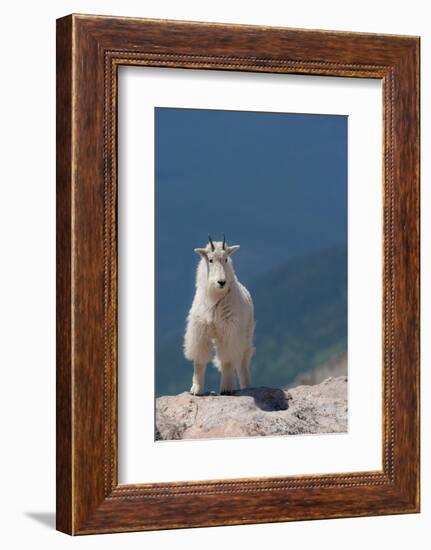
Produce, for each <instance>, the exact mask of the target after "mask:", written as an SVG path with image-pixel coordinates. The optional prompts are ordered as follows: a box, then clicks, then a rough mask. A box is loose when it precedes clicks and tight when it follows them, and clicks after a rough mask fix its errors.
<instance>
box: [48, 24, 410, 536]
mask: <svg viewBox="0 0 431 550" xmlns="http://www.w3.org/2000/svg"><path fill="white" fill-rule="evenodd" d="M120 65H141V66H144V67H148V66H151V67H175V68H179V67H180V68H192V69H196V70H199V69H209V70H212V69H217V70H223V71H246V72H260V73H283V74H302V75H322V76H332V77H340V76H348V77H353V78H373V79H380V80H381V81H382V85H383V128H384V136H383V145H384V146H383V155H384V158H383V167H384V169H383V226H384V228H383V230H384V236H383V243H384V247H383V265H382V277H383V303H382V316H383V335H382V349H383V354H382V356H383V397H382V402H383V431H382V433H383V440H382V456H383V461H382V463H383V468H382V470H381V471H368V472H346V473H344V474H331V473H328V474H325V475H307V476H304V475H302V476H289V477H285V478H281V477H277V478H271V477H264V478H258V479H244V478H241V479H235V480H231V479H229V480H223V479H216V480H211V481H207V482H196V481H190V482H184V483H166V482H160V483H150V484H138V485H124V484H119V483H118V473H117V468H118V439H117V424H118V416H117V232H116V231H117V228H116V220H117V217H116V216H117V209H116V200H117V108H116V107H117V69H118V67H119V66H120ZM379 368H380V367H379ZM418 511H419V38H417V37H409V36H391V35H377V34H356V33H343V32H332V31H308V30H296V29H287V28H269V27H255V26H239V25H224V24H207V23H192V22H180V21H157V20H145V19H129V18H116V17H98V16H89V15H70V16H67V17H64V18H62V19H59V20H58V21H57V529H59V530H60V531H63V532H65V533H69V534H90V533H104V532H118V531H138V530H150V529H168V528H180V527H199V526H214V525H232V524H244V523H262V522H274V521H290V520H305V519H318V518H339V517H348V516H366V515H380V514H400V513H413V512H418Z"/></svg>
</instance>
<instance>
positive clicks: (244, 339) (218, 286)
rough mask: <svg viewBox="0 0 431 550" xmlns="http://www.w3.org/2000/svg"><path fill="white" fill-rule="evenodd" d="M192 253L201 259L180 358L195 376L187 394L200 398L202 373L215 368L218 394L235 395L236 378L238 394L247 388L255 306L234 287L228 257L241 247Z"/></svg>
mask: <svg viewBox="0 0 431 550" xmlns="http://www.w3.org/2000/svg"><path fill="white" fill-rule="evenodd" d="M208 240H209V243H208V244H207V246H206V247H205V248H195V252H196V253H197V254H198V255H199V256H200V257H201V260H200V262H199V265H198V268H197V273H196V291H195V296H194V299H193V303H192V306H191V308H190V311H189V314H188V317H187V327H186V332H185V336H184V355H185V357H186V359H189V360H190V361H193V367H194V374H193V380H192V387H191V389H190V393H192V394H193V395H200V394H202V393H204V387H205V370H206V365H207V363H208V361H209V360H210V359H211V357H212V356H213V363H214V365H215V367H216V368H218V369H219V370H220V371H221V382H220V393H221V394H230V393H231V392H232V391H233V390H234V389H235V372H236V373H237V375H238V378H239V384H240V388H241V389H242V388H246V387H249V386H250V373H249V363H250V359H251V356H252V355H253V352H254V348H253V334H254V314H253V301H252V299H251V296H250V293H249V292H248V290H247V289H246V288H245V287H244V286H243V285H242V284H241V283H240V282H239V281H238V279H237V277H236V275H235V271H234V269H233V264H232V259H231V257H232V255H233V254H234V253H235V252H237V250H239V246H238V245H235V246H227V244H226V238H225V237H224V236H223V241H222V242H218V241H217V242H213V241H212V239H211V236H210V235H208Z"/></svg>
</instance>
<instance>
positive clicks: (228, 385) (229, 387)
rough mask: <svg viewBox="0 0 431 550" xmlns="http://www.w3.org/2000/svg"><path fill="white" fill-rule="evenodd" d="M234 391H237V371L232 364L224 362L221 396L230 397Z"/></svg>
mask: <svg viewBox="0 0 431 550" xmlns="http://www.w3.org/2000/svg"><path fill="white" fill-rule="evenodd" d="M234 390H235V369H234V367H233V365H232V363H231V362H222V363H221V381H220V394H221V395H230V394H231V393H232V392H233V391H234Z"/></svg>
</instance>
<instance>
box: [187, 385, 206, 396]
mask: <svg viewBox="0 0 431 550" xmlns="http://www.w3.org/2000/svg"><path fill="white" fill-rule="evenodd" d="M203 393H204V392H203V391H202V389H201V388H200V387H199V386H196V385H195V384H193V386H192V387H191V388H190V394H191V395H202V394H203Z"/></svg>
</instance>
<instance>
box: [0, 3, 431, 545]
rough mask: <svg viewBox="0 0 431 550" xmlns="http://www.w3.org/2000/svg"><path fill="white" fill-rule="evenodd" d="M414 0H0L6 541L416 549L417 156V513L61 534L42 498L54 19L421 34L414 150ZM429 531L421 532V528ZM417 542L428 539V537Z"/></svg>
mask: <svg viewBox="0 0 431 550" xmlns="http://www.w3.org/2000/svg"><path fill="white" fill-rule="evenodd" d="M427 11H428V10H427V2H425V1H420V0H410V1H409V2H408V3H406V2H405V1H404V2H401V1H399V0H383V1H381V2H375V1H371V0H362V1H361V2H354V3H348V2H346V1H345V0H326V1H325V2H322V1H320V0H302V2H295V3H293V2H292V3H288V2H276V1H275V0H266V1H265V2H264V3H261V2H256V3H255V4H253V3H252V2H250V1H245V0H239V1H237V2H232V1H231V0H218V1H217V2H202V1H199V0H182V1H180V2H179V1H175V0H147V1H146V2H139V1H137V0H121V1H120V0H104V1H103V2H102V1H96V0H88V1H83V0H76V1H69V0H56V1H55V2H54V1H50V2H48V1H45V2H43V3H40V2H37V3H34V2H23V1H19V0H15V1H14V2H8V3H6V4H5V5H4V6H3V10H2V27H1V32H0V40H1V46H2V48H1V51H2V83H1V84H2V85H1V88H0V131H1V134H0V136H1V149H0V150H1V159H2V164H1V166H2V172H1V179H0V186H1V193H2V195H1V199H0V250H1V256H0V257H1V259H2V262H1V267H2V269H1V270H0V323H1V327H0V329H1V332H0V334H1V340H0V341H1V345H2V348H1V349H2V353H1V363H0V365H1V376H2V378H1V382H0V388H1V395H0V418H1V436H2V437H1V449H2V453H1V455H0V468H1V485H0V518H1V525H2V529H1V542H2V546H3V547H5V548H18V547H27V548H28V547H36V548H44V549H46V550H49V549H51V548H55V549H61V548H65V547H70V546H72V545H74V546H75V547H79V548H84V547H85V548H90V547H91V548H102V547H103V548H104V549H107V548H114V547H117V546H118V545H121V547H122V548H138V547H139V548H140V547H142V546H143V545H146V547H147V548H151V549H159V548H167V547H176V546H179V545H181V546H183V545H187V546H188V548H190V549H193V548H198V547H200V546H201V545H202V546H205V548H208V549H210V548H217V547H219V546H220V545H222V546H226V545H228V547H233V546H234V544H236V543H238V544H241V545H247V547H248V548H262V547H264V546H266V545H268V544H271V545H272V544H276V545H278V544H280V545H282V546H288V547H292V548H295V547H297V548H303V549H305V550H307V549H308V548H317V547H319V548H323V549H324V548H326V547H329V546H330V547H331V548H332V549H333V550H336V549H338V548H340V549H341V548H343V549H345V548H346V547H349V549H352V550H353V549H356V548H358V549H359V548H361V549H362V548H363V547H364V546H365V547H367V546H371V545H372V546H377V547H378V546H384V547H385V548H391V549H394V550H396V549H404V548H405V547H406V546H410V547H413V548H415V549H422V548H426V547H427V544H426V542H425V536H426V532H427V531H429V524H430V522H431V498H430V492H431V475H430V469H429V467H428V465H429V463H430V461H431V452H430V436H429V434H430V433H431V430H430V420H429V419H430V418H431V399H430V398H431V391H430V382H431V375H430V370H429V369H428V368H427V367H428V366H429V365H430V360H431V339H430V338H429V337H428V338H426V335H429V334H430V333H431V317H430V312H431V308H430V306H431V284H430V281H431V256H430V250H431V221H430V220H431V190H430V186H429V180H430V166H429V162H428V157H427V155H425V154H423V159H422V163H423V165H422V250H423V259H422V327H423V330H422V333H423V334H424V335H425V337H424V338H423V339H422V387H423V393H422V402H423V406H422V426H423V430H422V432H423V436H422V453H423V457H422V463H423V465H424V466H423V472H422V510H423V512H422V513H421V514H420V515H411V516H392V517H383V518H360V519H342V520H331V521H319V522H299V523H287V524H272V525H255V526H240V527H223V528H212V529H195V530H187V531H186V530H183V531H164V532H155V533H131V534H121V535H98V536H92V537H80V538H74V539H72V538H71V537H67V536H66V535H63V534H61V533H57V532H55V531H54V528H53V526H54V523H55V520H54V506H55V504H54V502H55V485H54V471H55V459H54V457H55V431H54V428H55V330H54V328H55V325H54V323H55V274H54V273H55V195H54V191H55V19H56V18H57V17H60V16H62V15H65V14H68V13H70V12H75V13H96V14H111V15H129V16H140V17H156V18H171V19H190V20H197V21H220V22H231V23H251V24H262V25H283V26H291V27H303V28H310V29H313V28H321V29H335V30H351V31H369V32H382V33H400V34H415V35H420V36H421V37H422V98H424V100H423V101H422V151H423V152H425V151H430V150H431V119H430V104H429V101H428V102H427V101H426V99H427V98H429V97H431V80H430V76H431V73H430V69H429V67H430V66H431V44H430V41H431V29H430V26H429V22H428V21H429V17H428V13H427ZM427 527H428V529H427ZM428 538H429V537H428Z"/></svg>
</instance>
